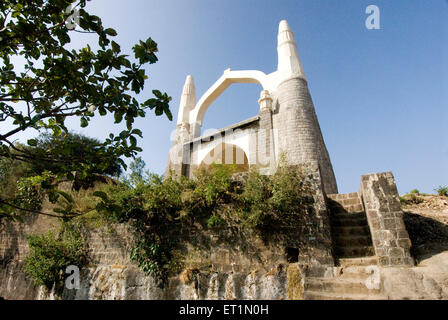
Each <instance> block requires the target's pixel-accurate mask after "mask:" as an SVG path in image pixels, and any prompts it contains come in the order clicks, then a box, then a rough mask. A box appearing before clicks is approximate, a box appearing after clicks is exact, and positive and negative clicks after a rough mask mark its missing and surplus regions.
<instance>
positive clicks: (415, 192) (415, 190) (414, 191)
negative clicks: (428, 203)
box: [409, 189, 420, 195]
mask: <svg viewBox="0 0 448 320" xmlns="http://www.w3.org/2000/svg"><path fill="white" fill-rule="evenodd" d="M409 194H416V195H419V194H420V191H418V189H412V190H411V191H409Z"/></svg>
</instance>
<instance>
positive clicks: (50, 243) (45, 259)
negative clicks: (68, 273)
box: [24, 224, 87, 289]
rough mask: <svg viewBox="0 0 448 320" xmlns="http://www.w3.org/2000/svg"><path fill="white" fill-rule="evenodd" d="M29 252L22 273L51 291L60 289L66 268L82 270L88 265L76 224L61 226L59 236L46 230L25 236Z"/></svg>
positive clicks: (84, 245)
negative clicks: (38, 233)
mask: <svg viewBox="0 0 448 320" xmlns="http://www.w3.org/2000/svg"><path fill="white" fill-rule="evenodd" d="M28 245H29V248H30V252H29V254H28V256H27V257H26V258H25V264H24V270H25V272H26V273H27V274H28V275H29V276H30V277H31V278H32V279H33V280H34V283H35V284H36V285H44V286H46V287H47V288H48V289H50V288H51V287H52V286H53V284H56V287H60V286H61V284H62V282H63V280H64V275H65V269H66V268H67V267H68V266H70V265H75V266H77V267H78V268H80V269H81V268H82V267H83V266H84V265H85V264H86V262H87V251H86V243H85V240H84V239H83V237H82V235H81V232H80V230H79V228H78V227H77V226H76V225H69V224H64V225H63V227H62V228H61V230H60V231H59V233H58V235H56V234H55V233H54V232H52V231H48V232H47V233H46V234H42V235H30V236H28Z"/></svg>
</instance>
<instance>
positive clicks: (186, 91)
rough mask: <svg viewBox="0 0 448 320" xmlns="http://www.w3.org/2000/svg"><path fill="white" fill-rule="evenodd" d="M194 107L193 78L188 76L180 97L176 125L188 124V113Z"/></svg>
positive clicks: (194, 89)
mask: <svg viewBox="0 0 448 320" xmlns="http://www.w3.org/2000/svg"><path fill="white" fill-rule="evenodd" d="M195 105H196V88H195V86H194V80H193V76H192V75H191V74H190V75H188V76H187V79H186V80H185V84H184V88H183V90H182V96H181V98H180V105H179V114H178V116H177V125H181V124H182V123H185V124H188V123H189V114H190V111H191V110H193V109H194V107H195Z"/></svg>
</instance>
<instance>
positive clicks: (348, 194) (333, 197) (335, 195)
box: [327, 192, 359, 201]
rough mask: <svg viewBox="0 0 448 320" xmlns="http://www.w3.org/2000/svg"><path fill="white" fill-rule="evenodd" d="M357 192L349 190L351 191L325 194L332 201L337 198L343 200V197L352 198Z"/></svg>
mask: <svg viewBox="0 0 448 320" xmlns="http://www.w3.org/2000/svg"><path fill="white" fill-rule="evenodd" d="M358 197H359V196H358V193H357V192H351V193H340V194H337V193H332V194H327V198H328V199H331V200H334V201H338V200H344V199H353V198H358Z"/></svg>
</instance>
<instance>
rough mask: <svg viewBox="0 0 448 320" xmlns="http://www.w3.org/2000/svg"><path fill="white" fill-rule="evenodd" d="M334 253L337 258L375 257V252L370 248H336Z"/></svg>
mask: <svg viewBox="0 0 448 320" xmlns="http://www.w3.org/2000/svg"><path fill="white" fill-rule="evenodd" d="M334 253H335V254H336V255H337V256H339V257H344V258H356V257H370V256H374V255H375V250H374V249H373V247H372V246H362V247H348V246H347V247H336V248H334Z"/></svg>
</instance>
